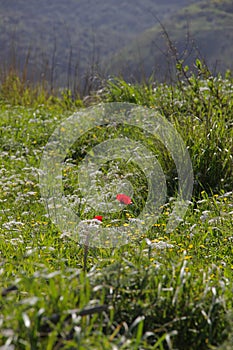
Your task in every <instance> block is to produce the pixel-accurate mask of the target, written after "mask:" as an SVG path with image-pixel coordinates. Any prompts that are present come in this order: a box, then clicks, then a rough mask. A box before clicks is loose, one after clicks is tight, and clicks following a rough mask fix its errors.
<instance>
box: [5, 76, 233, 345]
mask: <svg viewBox="0 0 233 350" xmlns="http://www.w3.org/2000/svg"><path fill="white" fill-rule="evenodd" d="M230 81H231V80H230V79H229V80H227V81H226V82H224V81H220V80H219V81H214V82H212V81H211V82H206V83H205V82H203V81H202V82H194V83H195V84H196V83H198V84H200V87H202V86H203V85H204V86H205V85H206V84H207V85H208V84H212V83H213V85H211V86H212V87H211V89H212V90H211V89H210V90H211V91H216V90H214V89H219V90H218V95H217V94H215V93H214V94H215V95H216V96H215V98H214V97H213V96H212V95H211V96H212V97H211V98H212V101H213V106H212V107H210V108H211V113H209V114H208V108H209V107H208V108H207V106H206V105H205V103H204V101H205V99H206V98H207V96H206V95H204V94H206V92H203V94H202V95H201V100H200V102H198V101H196V102H195V101H194V99H195V98H196V96H195V94H194V91H192V90H187V91H186V90H185V92H184V91H183V92H182V91H181V90H176V91H175V94H177V95H176V98H175V100H172V103H171V99H170V96H171V95H170V87H166V86H163V87H162V86H160V87H158V89H157V90H153V91H152V90H151V91H149V92H148V94H147V95H145V93H144V90H143V87H136V88H134V87H132V86H127V84H126V83H124V84H123V87H119V85H116V86H113V85H110V87H108V88H107V91H108V92H106V94H105V95H104V96H103V99H104V100H105V101H106V99H107V100H111V101H116V100H118V98H119V96H121V98H120V100H121V101H129V100H130V99H129V97H130V94H131V95H132V94H134V96H135V100H134V101H133V102H135V103H139V104H140V103H141V104H144V105H148V106H150V107H151V108H158V109H159V111H160V112H161V113H163V114H164V115H166V116H167V117H168V118H169V119H170V120H171V122H173V123H174V125H175V126H176V128H177V129H178V130H179V132H180V134H181V135H182V137H183V138H184V140H185V141H186V142H187V144H188V145H189V150H190V153H191V156H192V162H193V166H194V173H195V180H196V181H199V182H200V183H199V185H200V186H197V188H196V189H195V197H193V200H192V203H190V206H189V208H188V211H187V213H186V215H185V217H184V218H183V221H182V222H181V223H180V225H179V226H178V227H177V228H176V229H174V231H172V232H169V233H168V232H167V230H166V224H167V220H168V218H169V215H170V213H171V211H172V200H170V201H169V200H168V202H167V203H165V204H164V206H163V207H162V208H161V215H160V217H159V220H158V221H157V222H156V223H154V225H153V226H152V227H151V228H150V230H149V231H147V230H145V232H143V231H142V232H140V234H137V233H136V232H135V234H132V236H131V240H130V243H129V244H127V245H123V246H120V247H118V246H117V247H112V248H103V247H102V248H101V247H99V248H94V247H88V249H87V250H86V251H85V248H84V247H83V246H82V245H80V244H79V242H78V240H75V239H73V238H72V237H70V236H69V235H66V234H64V233H62V232H60V231H59V229H58V228H57V227H56V226H55V225H54V224H53V223H52V222H51V221H50V219H49V217H48V215H47V213H46V210H45V208H44V206H43V203H42V200H41V196H40V186H39V180H38V167H39V164H40V158H41V155H42V152H43V148H44V146H45V145H46V143H47V141H48V138H49V136H50V135H51V133H52V132H53V130H54V129H55V127H56V126H57V125H58V123H59V122H60V121H61V120H62V119H63V118H65V117H67V116H69V114H70V112H69V111H67V110H66V109H64V107H63V108H62V107H59V109H58V107H54V108H53V107H52V105H50V104H49V105H47V106H46V105H44V106H42V105H37V106H36V107H30V108H26V107H17V106H10V105H6V104H4V103H3V102H2V103H1V118H0V128H1V140H0V147H1V153H0V174H1V177H0V214H1V216H0V276H1V279H0V291H1V294H0V309H1V313H0V345H1V346H3V345H5V344H6V346H8V347H6V348H9V349H15V350H16V349H61V348H64V349H77V348H78V349H101V350H102V349H106V350H108V349H113V350H115V349H127V350H128V349H148V350H149V349H160V350H161V349H182V350H184V349H187V350H192V349H193V350H196V349H203V350H204V349H216V348H218V347H219V346H220V345H221V344H222V343H223V341H224V340H225V339H226V338H227V337H228V335H229V336H230V334H232V333H233V330H232V327H233V326H232V319H231V318H232V316H231V313H232V309H233V307H232V288H233V284H232V276H233V249H232V243H233V236H232V232H233V230H232V229H233V224H232V213H233V194H232V188H231V189H230V186H231V185H232V177H231V176H232V167H231V161H232V155H231V154H230V153H229V150H231V149H232V136H231V135H232V131H231V129H230V126H231V124H232V111H231V109H230V107H229V105H227V103H232V102H229V101H230V94H231V93H232V91H231V89H232V82H231V83H230ZM194 83H193V84H194ZM215 84H216V85H215ZM108 89H110V91H109V90H108ZM120 89H121V90H120ZM126 89H128V91H127V93H125V91H126ZM135 89H136V94H135ZM140 89H141V90H140ZM210 90H209V91H210ZM201 91H203V90H200V91H199V92H200V93H201ZM204 91H206V90H204ZM162 92H163V93H162ZM120 94H121V95H120ZM182 94H183V95H182ZM140 96H144V97H143V98H144V100H142V99H139V97H140ZM173 96H174V95H173ZM217 96H220V97H219V98H218V97H217ZM188 97H189V100H188ZM140 98H141V97H140ZM191 102H192V103H193V106H195V105H196V107H195V108H196V109H195V113H196V112H198V113H199V116H198V118H199V119H198V118H197V119H195V118H196V114H195V115H194V114H193V115H191V114H190V111H191V108H190V103H191ZM217 102H219V106H218V107H217V106H216V103H217ZM205 113H207V114H205ZM230 113H231V114H230ZM201 117H203V120H200V118H201ZM193 118H194V119H193ZM202 123H203V124H202ZM207 123H208V128H209V129H208V130H209V134H208V133H207V135H206V139H205V138H204V134H205V133H206V130H205V127H206V126H207ZM203 125H204V126H205V127H203ZM123 131H124V130H122V129H116V130H114V129H112V130H111V132H112V133H114V132H116V134H117V136H119V133H121V132H123ZM108 132H109V129H108ZM126 132H127V130H126ZM128 132H129V133H130V136H132V137H136V136H137V137H141V139H143V135H141V134H140V133H139V132H138V130H135V135H133V133H134V132H133V130H128ZM106 134H107V131H106V130H101V129H97V130H94V132H93V133H92V136H93V135H95V137H93V138H91V137H90V134H89V135H84V136H83V139H82V140H81V141H82V142H81V143H80V144H79V143H77V144H75V145H74V148H73V149H72V150H71V152H70V154H69V158H67V163H66V164H65V166H64V170H63V184H64V191H65V194H66V196H67V200H69V202H70V204H72V205H73V209H74V210H75V211H76V212H77V213H78V214H79V215H80V216H81V218H82V220H87V221H90V220H93V218H94V217H95V216H96V215H103V220H102V222H101V223H99V225H103V227H109V228H111V227H113V228H114V227H117V225H119V226H124V227H126V228H127V227H128V226H127V225H130V222H131V221H132V220H135V219H136V218H137V216H138V213H139V212H140V210H141V209H142V208H143V205H144V203H145V200H146V195H147V192H146V190H147V184H146V178H145V177H144V176H143V172H142V171H141V170H140V169H139V168H138V167H137V166H136V165H135V164H134V163H133V162H132V163H129V164H127V167H125V166H124V163H123V162H121V161H120V160H119V161H118V160H116V161H114V162H109V163H108V164H106V165H105V166H104V167H103V168H102V169H101V170H102V174H101V176H100V177H99V178H98V181H99V182H98V183H96V182H95V183H93V186H94V185H95V186H96V185H98V186H99V188H100V190H101V187H103V186H104V184H106V183H109V184H111V181H112V180H113V179H114V176H117V177H119V178H121V180H123V181H126V180H130V182H131V183H132V187H133V189H134V193H133V196H132V204H125V205H124V204H122V203H118V205H119V209H120V210H119V211H117V212H113V213H108V214H106V213H101V212H99V210H96V211H95V210H93V208H89V207H88V206H87V204H86V203H85V198H82V194H81V193H80V190H79V186H78V183H77V174H78V167H77V164H78V162H79V161H80V160H82V159H83V157H85V154H86V151H88V150H89V148H91V147H92V146H93V145H94V144H95V143H96V142H97V143H98V142H102V140H103V139H104V137H105V136H106ZM144 141H145V142H147V145H149V146H150V147H151V149H152V150H156V151H157V152H158V153H159V151H161V150H162V148H161V147H160V146H159V145H158V143H156V142H155V143H153V142H152V141H153V140H150V139H147V140H144ZM81 146H85V147H84V149H83V150H81ZM162 151H163V150H162ZM212 151H216V152H217V154H216V155H212ZM162 155H164V153H162ZM162 155H161V154H160V155H159V157H160V158H162ZM206 157H207V158H206ZM165 159H166V161H168V160H169V158H167V156H166V155H165ZM161 162H162V159H161ZM164 162H165V161H164ZM162 164H163V162H162ZM221 164H224V169H223V171H222V170H221V169H220V165H221ZM166 165H167V169H166V166H165V170H166V171H167V175H168V179H169V176H170V177H171V174H172V172H171V170H172V167H173V166H174V164H173V163H172V162H171V164H170V166H171V169H170V168H169V165H168V164H166ZM208 166H209V168H208ZM165 170H164V171H165ZM219 172H220V174H219ZM215 173H216V176H215V177H214V179H213V178H212V176H213V174H215ZM130 174H131V175H130ZM203 179H206V181H207V182H206V183H205V182H201V181H203ZM108 181H109V182H108ZM212 184H213V186H212ZM205 187H206V188H205ZM203 188H205V189H203ZM171 190H172V186H171ZM116 195H117V193H114V196H113V197H111V198H110V199H109V200H115V201H116V202H117V199H116ZM173 195H174V196H175V195H176V190H174V191H173ZM106 196H107V195H106ZM83 197H84V196H83ZM106 198H108V197H106ZM84 264H85V265H86V266H85V268H84ZM226 346H227V345H226Z"/></svg>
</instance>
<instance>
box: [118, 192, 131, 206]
mask: <svg viewBox="0 0 233 350" xmlns="http://www.w3.org/2000/svg"><path fill="white" fill-rule="evenodd" d="M116 199H117V200H118V201H119V202H121V203H122V204H132V200H131V198H130V197H129V196H126V194H123V193H119V194H117V196H116Z"/></svg>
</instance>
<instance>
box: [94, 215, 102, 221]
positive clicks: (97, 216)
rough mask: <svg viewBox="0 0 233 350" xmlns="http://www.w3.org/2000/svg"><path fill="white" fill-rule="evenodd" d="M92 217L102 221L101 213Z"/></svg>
mask: <svg viewBox="0 0 233 350" xmlns="http://www.w3.org/2000/svg"><path fill="white" fill-rule="evenodd" d="M94 219H96V220H99V221H102V220H103V216H102V215H96V216H95V217H94Z"/></svg>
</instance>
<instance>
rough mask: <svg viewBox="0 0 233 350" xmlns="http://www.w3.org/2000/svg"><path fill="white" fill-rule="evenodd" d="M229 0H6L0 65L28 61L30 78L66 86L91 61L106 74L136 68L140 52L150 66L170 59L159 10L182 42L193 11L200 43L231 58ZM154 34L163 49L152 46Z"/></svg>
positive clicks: (0, 18)
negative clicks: (164, 54) (166, 54)
mask: <svg viewBox="0 0 233 350" xmlns="http://www.w3.org/2000/svg"><path fill="white" fill-rule="evenodd" d="M227 3H228V6H230V4H231V2H230V1H221V2H219V1H218V2H217V1H215V2H213V1H207V2H204V1H201V2H200V3H199V5H198V4H197V5H196V1H194V0H180V1H175V2H174V1H172V0H164V1H161V0H156V1H154V0H146V1H143V2H142V1H140V0H134V1H130V2H127V1H119V2H116V1H114V0H109V1H107V2H106V1H102V0H101V1H98V3H96V1H95V0H89V1H86V0H70V1H69V2H66V1H64V0H58V1H55V0H52V1H49V2H48V1H47V0H40V1H36V0H31V1H30V2H28V1H26V0H11V1H6V0H5V1H1V2H0V47H1V52H0V60H1V64H0V69H1V71H6V70H7V67H8V66H9V65H11V64H13V65H14V66H15V65H16V66H18V67H19V69H21V70H22V69H23V67H24V64H25V62H26V61H27V71H28V72H29V74H28V78H29V79H34V80H37V79H39V78H41V77H45V78H46V79H47V80H48V81H49V82H50V84H51V85H59V86H61V85H65V86H67V84H68V85H69V84H71V81H74V80H76V81H77V80H78V81H79V80H80V79H83V75H84V72H85V71H86V70H87V68H89V69H92V71H94V70H95V67H96V66H98V70H99V71H101V72H102V73H103V74H104V73H108V74H112V73H114V72H116V73H117V72H119V70H120V71H123V72H124V74H125V75H127V74H128V72H130V74H131V73H132V72H135V71H138V63H139V60H138V56H139V55H138V52H140V61H143V65H145V69H146V71H147V72H148V74H149V72H150V70H151V67H154V66H155V65H156V67H159V66H160V64H162V63H161V62H164V57H162V56H161V53H160V52H159V50H160V49H163V46H164V40H163V39H162V38H161V35H160V32H161V28H160V27H159V26H158V25H157V21H156V18H159V20H160V21H162V22H163V23H164V24H165V25H166V28H168V30H169V31H170V32H171V33H172V37H173V38H174V39H175V40H177V41H178V42H179V45H180V47H182V46H184V41H185V35H186V25H187V23H186V17H187V18H188V20H189V21H190V19H191V22H192V23H191V31H192V34H193V33H194V34H195V37H196V39H197V41H198V45H200V49H201V51H204V53H205V52H206V53H207V55H209V54H210V55H211V58H213V61H215V60H216V58H217V59H218V57H219V55H220V56H221V59H222V61H223V62H224V64H226V65H227V66H229V63H231V57H232V45H230V44H229V43H230V42H232V33H231V32H230V31H229V28H232V24H231V23H232V15H231V13H232V8H231V7H230V8H228V9H227V8H226V4H227ZM203 6H204V7H203ZM205 6H206V7H205ZM205 22H206V23H207V24H208V25H207V26H206V24H205ZM200 29H201V30H200ZM213 29H214V31H213ZM226 29H228V33H227V35H226V36H225V34H226ZM223 33H224V37H223ZM153 42H155V45H156V46H155V47H158V48H159V49H156V50H155V49H154V47H153V45H152V43H153ZM216 43H217V44H218V45H217V47H216ZM206 44H208V45H206ZM109 62H111V63H112V64H111V65H109ZM103 63H104V64H103ZM148 67H149V68H148ZM159 69H160V68H159ZM126 73H127V74H126ZM0 78H1V77H0ZM78 84H79V82H78Z"/></svg>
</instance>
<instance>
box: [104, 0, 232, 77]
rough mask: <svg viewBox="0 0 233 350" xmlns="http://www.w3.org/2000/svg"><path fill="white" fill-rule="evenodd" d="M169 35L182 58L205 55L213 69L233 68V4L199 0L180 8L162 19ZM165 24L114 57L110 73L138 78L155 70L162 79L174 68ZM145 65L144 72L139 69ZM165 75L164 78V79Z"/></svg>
mask: <svg viewBox="0 0 233 350" xmlns="http://www.w3.org/2000/svg"><path fill="white" fill-rule="evenodd" d="M162 26H164V28H165V30H166V31H167V34H168V35H169V38H170V39H171V40H172V42H173V43H174V44H175V46H176V49H177V52H178V58H180V59H183V60H184V61H185V62H186V63H187V64H189V65H190V64H192V63H193V62H194V60H195V58H196V57H197V56H201V57H202V58H203V59H204V60H205V61H206V63H207V65H208V67H210V68H211V70H212V71H220V72H222V73H223V72H224V71H225V70H226V69H232V68H233V61H232V56H233V45H232V43H233V30H232V29H233V3H232V2H231V1H229V0H224V1H211V0H208V1H199V2H196V3H195V4H191V5H189V6H187V7H184V8H182V9H180V10H179V11H178V12H177V13H175V14H172V15H171V16H170V17H169V18H166V19H165V20H164V21H162ZM162 26H161V23H160V24H159V23H158V24H157V25H156V26H153V27H151V28H150V29H148V30H146V31H145V32H144V33H143V34H141V35H139V36H138V37H137V38H136V39H135V40H134V41H133V42H132V44H131V45H130V46H127V47H126V48H124V49H123V50H121V51H120V52H118V54H117V55H115V56H114V57H113V58H112V60H111V65H110V69H109V71H110V72H113V71H114V72H115V73H118V74H119V72H121V73H122V74H123V75H124V76H127V77H129V74H128V73H130V74H131V75H133V76H134V77H136V78H139V77H140V74H146V75H150V74H151V73H152V72H154V73H155V75H156V76H157V77H158V78H159V79H163V80H164V77H165V80H166V78H167V77H166V72H168V67H170V68H171V54H172V53H171V50H169V47H168V43H167V38H166V35H164V30H163V28H162ZM139 67H141V71H140V69H139ZM168 74H170V72H169V73H168ZM162 77H163V78H162Z"/></svg>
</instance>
